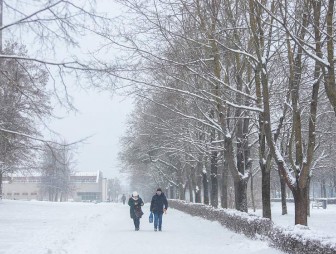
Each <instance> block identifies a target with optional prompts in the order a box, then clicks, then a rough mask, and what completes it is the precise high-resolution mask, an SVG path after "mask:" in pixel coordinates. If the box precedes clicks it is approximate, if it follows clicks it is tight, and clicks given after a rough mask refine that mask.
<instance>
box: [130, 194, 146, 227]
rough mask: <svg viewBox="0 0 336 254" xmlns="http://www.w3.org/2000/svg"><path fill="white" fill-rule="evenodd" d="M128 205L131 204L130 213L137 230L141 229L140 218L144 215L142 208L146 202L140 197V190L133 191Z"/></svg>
mask: <svg viewBox="0 0 336 254" xmlns="http://www.w3.org/2000/svg"><path fill="white" fill-rule="evenodd" d="M128 205H129V206H130V215H131V218H132V219H133V222H134V226H135V231H139V229H140V218H141V217H142V215H143V212H142V210H141V206H143V205H144V202H143V201H142V199H141V198H140V197H139V194H138V192H136V191H133V193H132V197H130V198H129V200H128Z"/></svg>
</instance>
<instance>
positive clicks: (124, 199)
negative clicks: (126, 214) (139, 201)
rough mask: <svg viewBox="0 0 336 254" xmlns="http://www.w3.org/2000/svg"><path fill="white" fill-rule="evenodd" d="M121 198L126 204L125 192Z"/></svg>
mask: <svg viewBox="0 0 336 254" xmlns="http://www.w3.org/2000/svg"><path fill="white" fill-rule="evenodd" d="M121 200H122V202H123V204H125V202H126V196H125V194H122V197H121Z"/></svg>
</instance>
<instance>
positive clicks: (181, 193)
mask: <svg viewBox="0 0 336 254" xmlns="http://www.w3.org/2000/svg"><path fill="white" fill-rule="evenodd" d="M184 191H185V188H184V186H183V183H180V184H179V198H180V200H185V192H184Z"/></svg>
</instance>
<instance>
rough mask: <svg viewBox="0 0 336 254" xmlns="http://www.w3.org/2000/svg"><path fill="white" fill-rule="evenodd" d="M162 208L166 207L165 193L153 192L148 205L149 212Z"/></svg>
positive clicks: (161, 209) (159, 210)
mask: <svg viewBox="0 0 336 254" xmlns="http://www.w3.org/2000/svg"><path fill="white" fill-rule="evenodd" d="M163 208H165V209H166V210H167V209H168V201H167V198H166V196H165V194H164V193H163V192H162V193H161V195H158V194H155V195H154V196H153V198H152V202H151V205H150V211H151V212H154V213H156V212H161V213H162V212H163Z"/></svg>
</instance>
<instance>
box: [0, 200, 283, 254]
mask: <svg viewBox="0 0 336 254" xmlns="http://www.w3.org/2000/svg"><path fill="white" fill-rule="evenodd" d="M144 211H145V215H144V217H143V219H141V225H140V231H139V232H136V231H134V227H133V223H132V220H131V219H130V218H129V207H128V206H127V205H122V204H113V203H100V204H91V203H49V202H39V201H30V202H28V201H27V202H25V201H10V200H3V201H2V202H1V201H0V254H23V253H24V254H30V253H31V254H85V253H87V254H112V253H113V254H126V253H127V254H133V253H137V254H150V253H160V254H165V253H169V254H175V253H185V254H197V253H202V254H207V253H235V254H243V253H244V254H245V253H249V254H253V253H258V254H266V253H267V254H280V253H282V252H280V251H278V250H275V249H272V248H270V247H269V246H268V245H267V243H265V242H261V241H258V240H251V239H248V238H246V237H245V236H242V235H239V234H235V233H232V232H231V231H229V230H227V229H225V228H224V227H222V226H221V225H220V224H219V223H217V222H210V221H206V220H204V219H201V218H197V217H192V216H190V215H187V214H184V213H182V212H180V211H177V210H174V209H169V210H168V213H167V215H164V218H163V220H164V222H163V232H154V231H153V224H149V223H148V205H145V207H144Z"/></svg>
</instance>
